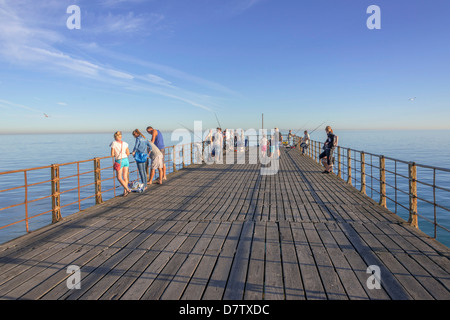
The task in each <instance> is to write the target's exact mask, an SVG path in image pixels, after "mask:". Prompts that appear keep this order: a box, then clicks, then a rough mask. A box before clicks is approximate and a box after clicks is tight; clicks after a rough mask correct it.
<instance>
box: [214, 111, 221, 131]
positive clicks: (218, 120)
mask: <svg viewBox="0 0 450 320" xmlns="http://www.w3.org/2000/svg"><path fill="white" fill-rule="evenodd" d="M214 115H215V116H216V120H217V123H218V124H219V128H221V129H222V126H221V125H220V122H219V118H218V117H217V114H216V113H215V112H214Z"/></svg>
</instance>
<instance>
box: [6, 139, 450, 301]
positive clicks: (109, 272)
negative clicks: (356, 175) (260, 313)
mask: <svg viewBox="0 0 450 320" xmlns="http://www.w3.org/2000/svg"><path fill="white" fill-rule="evenodd" d="M260 168H261V165H260V164H250V163H249V161H248V159H247V161H246V164H237V163H234V164H214V165H207V164H202V165H191V166H189V167H187V168H185V169H182V170H180V171H178V172H176V173H173V174H170V175H169V177H168V180H167V181H165V182H164V184H163V185H152V186H151V187H150V188H149V189H148V190H147V191H146V192H145V193H143V194H130V195H129V196H128V197H125V198H124V197H120V196H119V197H116V198H114V199H112V200H109V201H106V202H105V203H103V204H100V205H97V206H94V207H92V208H90V209H87V210H85V211H83V212H80V213H78V214H75V215H73V216H72V217H70V218H66V219H64V220H63V221H62V222H59V223H57V224H55V225H52V226H48V227H45V228H42V229H40V230H38V231H35V232H32V233H31V234H28V235H26V236H23V237H21V238H18V239H16V240H13V241H11V242H8V243H6V244H4V245H1V246H0V270H1V272H0V298H1V299H32V300H37V299H51V300H55V299H82V300H100V299H108V300H109V299H125V300H139V299H150V300H156V299H162V300H181V299H188V300H210V299H214V300H263V299H265V300H277V299H285V300H304V299H306V300H313V299H332V300H337V299H351V300H356V299H380V300H390V299H393V300H403V299H406V300H411V299H419V300H427V299H437V300H441V299H450V260H449V258H450V250H449V249H448V248H447V247H446V246H444V245H442V244H440V243H439V242H437V241H435V240H433V239H430V238H429V237H428V236H427V235H425V234H424V233H423V232H421V231H419V230H417V229H416V228H413V227H411V226H410V225H409V224H408V223H406V222H405V221H403V220H401V219H400V218H399V217H397V216H396V215H394V214H393V213H391V212H390V211H388V210H387V209H385V208H384V207H382V206H380V205H378V204H377V203H376V202H375V201H373V200H372V199H370V198H369V197H367V196H365V195H364V194H362V193H360V192H358V191H357V190H356V189H355V188H353V187H352V186H350V185H349V184H347V183H345V182H344V181H343V180H341V179H338V178H337V177H336V176H335V175H333V174H329V175H326V174H322V173H321V171H322V167H320V166H319V165H318V164H317V163H316V162H314V161H313V160H312V159H311V158H309V157H306V156H301V155H300V154H299V153H298V151H296V149H293V150H291V151H287V150H286V149H284V148H283V150H282V156H281V160H280V166H279V169H278V172H277V174H274V175H261V174H260ZM69 266H77V267H79V270H80V273H79V276H80V280H81V282H80V289H76V288H74V289H69V285H68V280H70V279H71V277H72V274H71V273H70V270H69V271H68V268H69ZM370 268H372V269H370ZM373 268H379V277H380V279H379V280H380V282H377V280H378V278H376V277H375V275H372V273H371V271H370V270H375V269H373ZM377 275H378V274H377ZM377 283H380V286H379V288H377V286H376V285H377Z"/></svg>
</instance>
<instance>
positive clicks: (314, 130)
mask: <svg viewBox="0 0 450 320" xmlns="http://www.w3.org/2000/svg"><path fill="white" fill-rule="evenodd" d="M308 122H309V121H308ZM325 123H326V121H325V122H322V123H321V124H319V125H318V126H317V127H316V128H314V130H313V131H311V132H308V134H309V135H311V134H312V133H313V132H314V131H316V130H317V129H319V128H320V127H321V126H323V125H324V124H325ZM296 133H297V132H296ZM299 143H300V141H299V142H298V143H297V144H296V145H299ZM289 151H290V150H289ZM289 151H288V152H289Z"/></svg>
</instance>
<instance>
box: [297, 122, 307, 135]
mask: <svg viewBox="0 0 450 320" xmlns="http://www.w3.org/2000/svg"><path fill="white" fill-rule="evenodd" d="M308 122H309V121H306V123H305V124H304V125H302V126H301V127H300V129H298V130H297V131H295V133H294V136H295V135H296V134H297V132H299V131H300V130H302V129H303V128H305V127H306V125H307V124H308Z"/></svg>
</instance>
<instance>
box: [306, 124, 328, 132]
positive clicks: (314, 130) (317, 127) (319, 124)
mask: <svg viewBox="0 0 450 320" xmlns="http://www.w3.org/2000/svg"><path fill="white" fill-rule="evenodd" d="M325 123H326V121H325V122H322V123H321V124H319V125H318V126H317V127H316V128H315V129H314V130H313V131H311V132H309V134H312V133H313V132H314V131H316V130H317V129H319V128H320V127H321V126H323V125H324V124H325Z"/></svg>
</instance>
